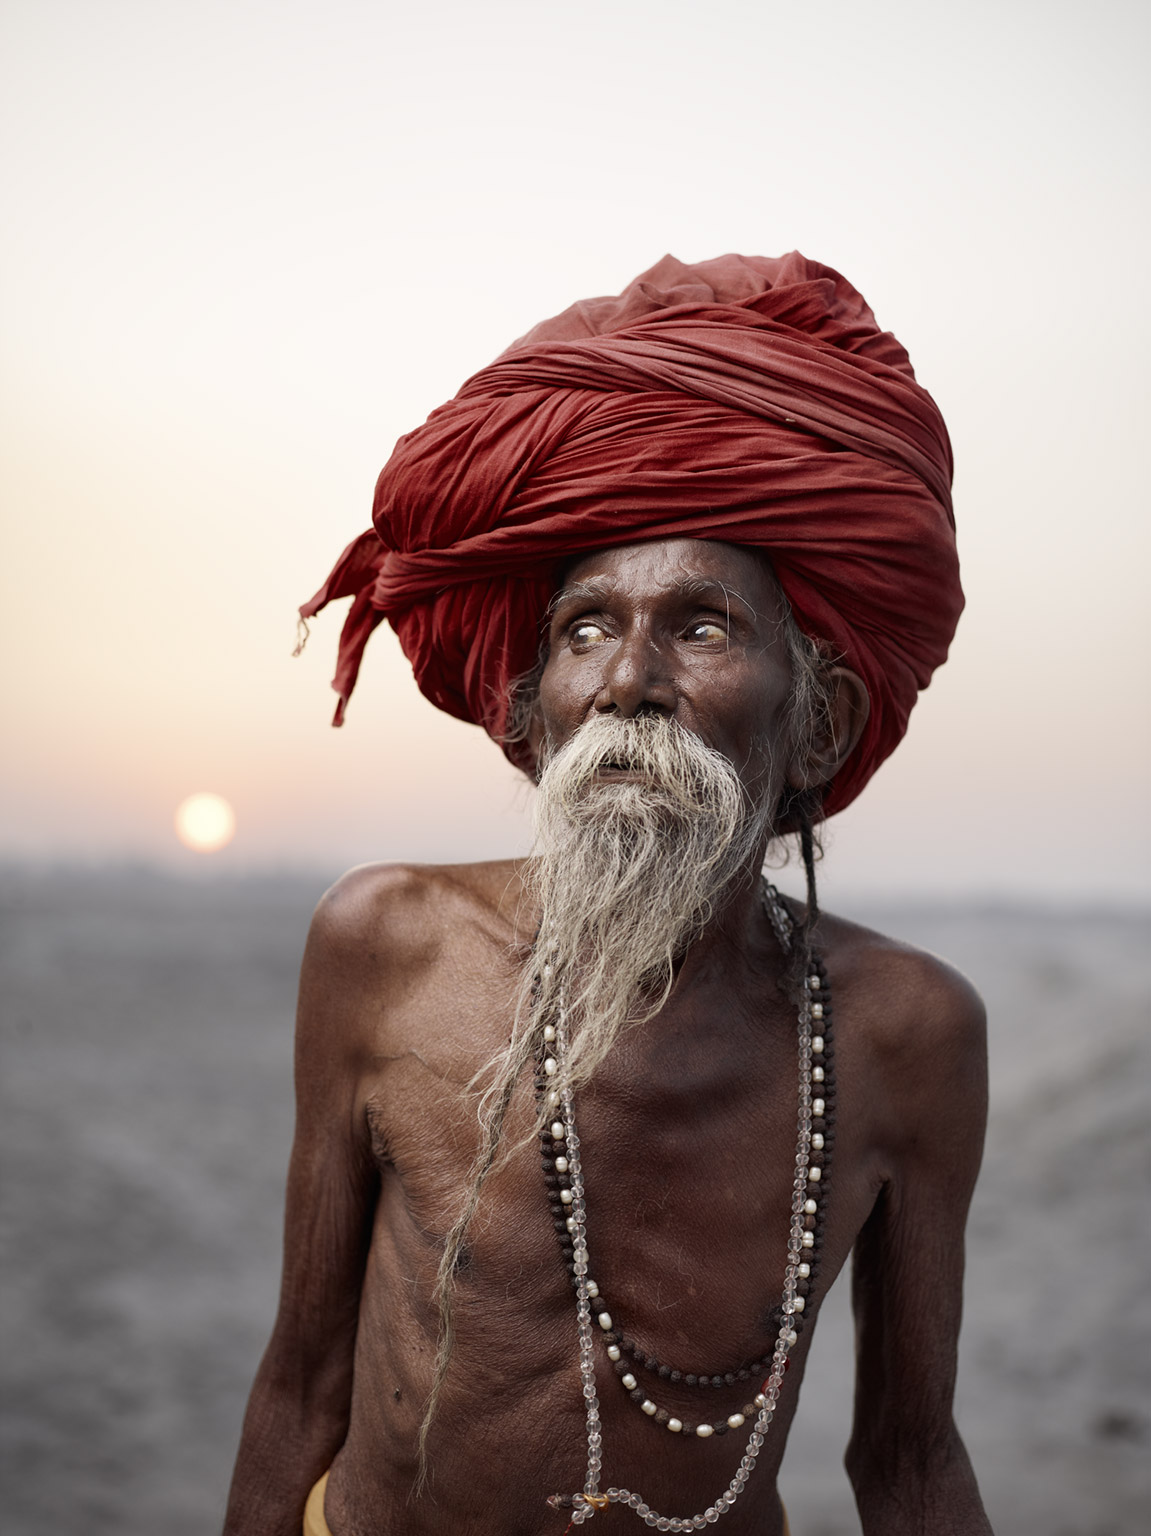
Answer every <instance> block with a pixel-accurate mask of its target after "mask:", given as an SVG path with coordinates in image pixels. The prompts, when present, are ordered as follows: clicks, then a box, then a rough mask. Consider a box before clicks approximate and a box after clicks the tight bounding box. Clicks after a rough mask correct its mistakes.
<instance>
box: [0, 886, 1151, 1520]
mask: <svg viewBox="0 0 1151 1536" xmlns="http://www.w3.org/2000/svg"><path fill="white" fill-rule="evenodd" d="M322 885H323V881H322V879H319V878H317V879H308V878H305V877H302V876H293V877H290V878H289V877H285V878H283V879H277V880H273V879H262V880H243V881H239V880H237V881H227V882H223V881H221V882H203V883H191V882H187V883H182V882H179V881H176V880H170V879H167V878H164V877H161V876H157V875H154V874H146V873H143V872H137V873H135V874H130V873H127V872H122V871H121V872H103V873H87V874H77V873H74V872H73V873H59V872H58V873H53V874H34V873H29V872H20V871H17V870H9V871H6V872H4V873H3V874H0V907H2V910H3V927H2V930H0V931H2V938H0V965H2V968H3V990H2V993H0V995H2V997H3V999H4V1002H3V1050H4V1070H3V1077H2V1087H0V1147H2V1150H3V1156H4V1168H5V1170H6V1171H5V1178H4V1186H3V1204H2V1228H0V1233H2V1238H3V1244H4V1250H5V1252H4V1257H3V1265H4V1276H5V1292H6V1300H5V1333H6V1339H5V1346H4V1350H3V1355H2V1359H0V1376H2V1378H3V1397H2V1404H0V1454H2V1456H3V1460H4V1466H5V1493H4V1504H3V1509H4V1515H3V1530H4V1532H5V1533H7V1536H42V1533H44V1532H48V1531H51V1532H55V1533H61V1536H104V1533H107V1536H112V1533H115V1536H157V1533H163V1536H199V1533H211V1532H213V1531H216V1530H218V1527H219V1521H220V1517H221V1512H222V1507H223V1498H224V1493H225V1489H226V1484H227V1479H228V1475H229V1472H230V1465H231V1459H232V1456H233V1454H234V1450H235V1443H236V1438H237V1435H238V1430H239V1422H240V1415H241V1412H242V1408H243V1403H244V1399H245V1396H246V1393H247V1389H248V1386H249V1383H250V1380H251V1376H252V1372H253V1370H254V1368H255V1364H256V1360H257V1358H258V1356H259V1353H260V1351H261V1349H262V1347H263V1344H264V1341H265V1338H266V1335H267V1331H268V1328H269V1326H270V1322H271V1317H272V1312H273V1309H274V1305H275V1297H276V1288H277V1282H278V1270H279V1239H280V1230H279V1229H280V1201H281V1193H282V1185H283V1175H284V1168H285V1163H286V1156H287V1150H288V1142H289V1138H290V1134H291V1100H290V1044H291V1018H292V1009H293V993H294V987H295V973H296V967H297V964H298V958H299V951H300V947H301V943H302V938H303V933H304V929H305V927H306V923H307V917H308V913H309V911H310V909H311V906H312V905H313V903H314V901H315V900H316V898H317V897H318V895H319V893H320V890H321V889H322ZM851 915H853V916H858V917H860V918H861V919H862V920H864V921H869V922H874V923H875V924H876V925H877V926H880V927H883V928H885V929H886V930H887V931H889V932H894V933H898V934H900V935H901V936H903V937H906V938H908V939H910V940H912V941H913V942H916V943H919V944H923V945H925V946H926V947H928V948H930V949H934V950H936V951H938V952H940V953H942V954H945V955H947V956H948V958H950V959H952V960H953V961H954V962H955V963H956V964H958V965H959V966H960V967H961V968H962V969H964V970H965V971H967V973H968V974H969V975H970V976H972V978H973V979H974V980H975V982H976V984H977V985H978V986H979V987H980V989H981V991H982V992H983V994H984V996H985V997H986V999H987V1001H988V1004H989V1007H990V1010H991V1020H992V1035H991V1040H992V1082H993V1104H992V1121H991V1127H990V1132H989V1137H988V1149H987V1158H986V1163H985V1171H984V1176H983V1178H982V1181H981V1184H980V1188H979V1191H978V1194H977V1197H976V1201H975V1207H974V1210H973V1214H972V1221H971V1228H970V1233H971V1241H970V1260H969V1280H968V1310H967V1320H966V1324H965V1329H964V1337H963V1342H962V1365H961V1386H960V1393H959V1407H958V1411H959V1417H960V1423H961V1427H962V1429H963V1431H964V1434H965V1436H966V1439H967V1442H968V1446H969V1448H970V1450H971V1453H972V1457H973V1460H974V1462H975V1466H976V1469H977V1471H978V1473H979V1475H980V1480H981V1483H982V1486H983V1488H984V1492H985V1496H986V1501H987V1505H988V1508H989V1511H990V1512H991V1515H992V1519H993V1523H994V1524H995V1526H996V1529H997V1531H998V1532H1000V1533H1001V1536H1005V1533H1009V1532H1018V1533H1022V1536H1032V1533H1035V1536H1040V1533H1041V1536H1136V1533H1137V1532H1138V1533H1140V1536H1141V1533H1142V1532H1143V1531H1144V1530H1145V1529H1146V1528H1147V1527H1146V1512H1147V1509H1148V1508H1149V1507H1151V1499H1149V1494H1151V1488H1149V1485H1148V1478H1147V1473H1146V1470H1145V1467H1146V1464H1147V1462H1148V1459H1149V1457H1148V1448H1149V1441H1151V1387H1149V1367H1148V1362H1149V1360H1151V1350H1149V1348H1148V1345H1149V1343H1151V1299H1149V1294H1151V1293H1149V1287H1148V1284H1147V1275H1148V1273H1149V1272H1151V1253H1149V1251H1148V1250H1149V1244H1148V1239H1147V1234H1146V1223H1145V1219H1144V1210H1145V1198H1146V1188H1147V1174H1148V1163H1149V1154H1151V1135H1149V1121H1151V1112H1149V1108H1148V1084H1149V1083H1151V1071H1149V1070H1148V1069H1149V1067H1151V1061H1149V1057H1151V1045H1149V1042H1148V1034H1147V1029H1146V1025H1147V1021H1148V998H1149V996H1151V945H1148V943H1147V938H1148V932H1147V930H1148V923H1147V920H1146V916H1145V914H1142V915H1141V914H1138V913H1131V912H1111V913H1108V912H1102V911H1095V912H1091V911H1082V912H1060V913H1058V914H1050V913H1041V912H1038V911H1034V910H1026V909H1019V910H1013V909H1007V908H986V909H980V908H977V907H970V906H968V907H963V908H959V907H952V908H946V909H945V908H939V907H933V906H931V905H930V904H918V905H916V906H914V907H912V906H908V907H906V908H904V909H898V908H892V907H888V908H884V909H880V908H873V909H868V908H866V906H860V907H858V908H857V909H853V910H852V913H851ZM842 1289H843V1288H842V1287H837V1292H840V1291H842ZM848 1335H849V1323H848V1319H847V1317H846V1314H845V1308H844V1306H843V1297H842V1295H839V1294H837V1293H833V1295H832V1297H831V1298H830V1300H829V1302H828V1304H827V1307H826V1308H825V1313H824V1317H823V1319H822V1321H821V1326H820V1333H819V1335H818V1336H817V1339H816V1344H815V1347H814V1350H813V1355H812V1361H811V1366H810V1368H809V1372H808V1381H807V1383H806V1385H805V1390H804V1401H803V1404H802V1407H801V1410H800V1417H799V1419H798V1420H797V1423H796V1426H795V1429H794V1432H793V1439H792V1444H791V1446H790V1447H789V1451H788V1459H787V1465H786V1469H785V1479H784V1483H785V1488H784V1491H785V1496H786V1497H787V1500H788V1503H789V1506H790V1507H791V1510H792V1515H793V1523H794V1525H795V1529H796V1533H797V1536H847V1533H852V1532H858V1529H859V1526H858V1521H857V1520H856V1518H855V1515H854V1511H853V1506H852V1503H851V1498H850V1491H849V1490H848V1487H847V1484H846V1481H845V1479H844V1476H843V1473H842V1471H841V1469H840V1464H839V1463H840V1455H841V1448H842V1444H843V1442H844V1440H845V1438H846V1432H847V1429H846V1427H847V1423H848V1416H849V1401H848V1400H849V1392H850V1365H849V1346H848Z"/></svg>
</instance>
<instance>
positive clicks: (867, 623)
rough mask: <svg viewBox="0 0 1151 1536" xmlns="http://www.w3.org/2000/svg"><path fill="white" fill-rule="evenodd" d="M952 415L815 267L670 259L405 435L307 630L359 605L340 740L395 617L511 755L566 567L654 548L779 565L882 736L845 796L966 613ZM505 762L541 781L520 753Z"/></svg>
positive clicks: (837, 784) (433, 672) (416, 662)
mask: <svg viewBox="0 0 1151 1536" xmlns="http://www.w3.org/2000/svg"><path fill="white" fill-rule="evenodd" d="M951 468H952V465H951V448H950V443H949V441H948V437H947V431H946V428H945V427H944V424H943V419H942V417H941V416H940V414H939V411H938V409H937V407H936V405H935V403H934V401H933V400H932V399H931V397H930V395H928V394H927V392H926V391H925V390H924V389H922V388H921V387H920V385H919V384H917V383H916V380H915V375H914V373H913V371H912V368H911V363H910V361H909V359H908V357H907V354H906V352H905V351H904V350H903V348H902V347H901V346H900V345H899V343H898V342H897V341H896V340H895V338H894V337H893V336H892V335H891V334H890V333H889V332H884V331H880V330H879V328H878V326H877V325H876V322H875V319H874V317H873V315H872V313H871V311H870V309H869V308H868V307H867V305H866V303H865V302H864V300H863V299H862V297H861V296H860V295H859V294H858V293H857V292H856V291H855V289H854V288H852V286H851V285H850V284H849V283H848V282H847V281H846V280H845V279H844V278H843V277H841V276H840V275H839V274H838V273H837V272H834V271H832V270H831V268H829V267H824V266H820V265H819V264H818V263H817V262H813V261H808V260H807V259H806V258H805V257H803V256H801V255H799V254H798V253H797V252H792V253H791V254H790V255H788V256H783V257H779V258H769V257H743V256H721V257H718V258H716V259H715V260H713V261H705V262H701V263H698V264H696V265H694V266H688V265H685V264H684V263H682V262H679V261H677V260H676V259H675V258H674V257H671V256H667V257H664V259H663V260H662V261H660V262H659V263H657V265H656V266H654V267H652V268H651V269H650V270H649V271H648V272H645V273H644V274H643V275H642V276H641V277H639V278H637V279H636V280H635V282H633V283H632V284H631V285H630V286H629V287H628V288H627V289H625V291H624V292H623V293H622V294H620V295H619V296H618V297H614V298H602V299H591V300H585V301H583V302H581V303H579V304H575V305H573V306H572V308H571V309H568V310H566V311H565V312H564V313H563V314H561V315H558V316H556V317H555V318H554V319H551V320H547V321H544V322H543V324H541V325H539V326H537V327H536V328H535V329H534V330H532V331H530V332H529V333H528V335H527V336H525V337H523V338H522V339H521V340H520V341H518V342H516V343H515V344H514V345H513V346H512V347H511V348H509V350H508V351H507V352H505V353H504V354H503V355H502V356H501V357H499V358H497V360H496V361H495V362H494V363H492V364H491V365H490V366H489V367H487V368H484V369H482V370H481V371H480V372H479V373H477V374H475V375H474V376H473V377H472V378H470V379H469V380H468V381H467V383H466V384H465V385H464V386H463V388H462V389H461V390H460V392H459V393H458V394H457V395H456V396H455V398H454V399H453V400H450V401H448V403H447V404H446V405H443V406H441V407H440V408H439V409H438V410H436V411H433V412H432V414H431V416H430V417H429V418H428V420H427V422H426V423H425V424H424V425H423V426H422V427H419V428H417V429H416V430H415V431H414V432H410V433H408V434H407V436H405V437H402V438H401V439H400V440H399V442H398V443H397V445H396V448H395V451H394V453H393V454H392V457H391V458H390V459H389V460H388V463H387V464H386V465H385V467H384V469H383V471H382V473H381V475H380V478H379V481H378V483H377V486H376V495H375V504H374V509H373V523H374V527H373V528H372V529H371V530H369V531H368V532H367V533H365V534H362V535H361V536H360V537H359V538H358V539H356V540H354V541H353V542H352V543H351V544H350V545H349V546H348V548H347V549H346V550H345V551H344V553H343V555H342V556H341V557H340V560H339V561H338V563H337V565H336V567H335V569H334V570H333V571H332V573H331V575H330V576H329V578H328V580H327V581H326V582H325V584H324V586H323V587H322V588H321V589H320V591H319V592H317V593H316V595H315V597H313V598H312V599H311V600H310V602H308V603H305V604H304V606H303V607H302V608H301V610H300V612H301V614H302V615H303V616H304V617H305V618H307V617H310V616H311V615H312V614H315V613H317V612H319V610H320V609H321V608H323V607H324V605H325V604H326V603H328V602H330V601H331V600H332V599H334V598H339V597H351V598H352V599H353V601H352V608H351V612H350V614H349V615H348V618H347V621H346V623H345V625H344V631H343V635H342V636H341V641H340V656H339V663H338V669H337V673H336V677H335V680H334V682H333V687H334V688H335V689H336V691H337V692H338V693H339V695H340V703H339V706H338V708H337V711H336V722H335V723H336V724H339V723H341V721H342V719H343V711H344V706H345V704H346V702H347V699H348V697H349V695H350V694H351V691H352V688H353V687H354V685H355V680H356V675H357V673H358V671H359V665H360V660H361V657H362V654H363V650H364V646H365V644H366V642H367V640H368V637H369V635H370V634H371V632H372V630H373V629H374V628H375V626H376V625H377V624H378V623H379V622H380V621H381V620H382V619H384V618H387V619H388V620H389V621H390V623H391V624H392V626H393V627H394V629H395V630H396V633H397V634H398V636H399V638H400V643H401V645H402V646H403V649H404V652H405V654H406V655H407V657H408V658H409V660H410V661H411V663H412V666H413V669H414V671H415V675H416V680H417V682H418V684H419V686H420V688H421V689H422V691H423V692H424V693H425V694H426V695H427V697H428V698H429V699H431V700H432V702H433V703H435V704H437V705H439V707H440V708H441V709H444V710H447V711H448V712H449V713H450V714H453V715H456V716H458V717H459V718H460V719H463V720H470V721H474V722H476V723H477V724H480V725H482V726H483V727H484V728H485V729H486V730H487V731H488V732H489V733H490V734H491V735H492V736H494V737H496V738H497V739H499V738H500V736H501V735H502V733H503V731H504V727H505V724H506V720H507V713H508V695H509V686H510V684H511V683H512V682H513V681H514V680H515V679H516V678H517V677H519V676H521V675H522V674H524V673H525V672H527V671H529V670H530V669H531V668H532V667H533V665H534V664H535V662H536V660H537V658H538V655H539V647H540V640H541V626H542V623H543V619H544V615H545V612H546V609H547V605H548V603H549V602H550V600H551V597H552V595H553V593H554V591H555V587H556V582H557V578H558V575H559V572H560V571H561V570H562V568H563V566H564V565H565V564H566V563H568V562H570V561H571V560H572V559H573V558H574V557H578V556H579V555H581V554H585V553H589V552H591V551H593V550H599V549H606V548H608V547H612V546H618V545H624V544H633V543H636V542H638V541H640V540H647V539H667V538H680V537H687V538H699V539H715V540H722V541H725V542H728V543H732V544H739V545H745V546H747V547H749V548H752V549H756V550H760V551H762V552H764V553H765V554H767V555H768V556H769V557H770V559H771V562H772V565H773V566H774V569H775V572H776V575H777V577H778V578H779V581H780V584H781V586H782V587H783V590H784V592H785V593H786V595H787V598H788V601H789V602H790V604H791V608H792V611H793V613H794V615H795V618H796V620H797V622H798V623H799V625H800V627H801V628H802V629H803V630H804V631H805V632H806V633H808V634H809V635H811V636H813V637H815V638H817V639H818V640H819V641H821V642H823V648H824V650H825V651H826V652H827V653H828V654H830V655H832V656H833V657H834V658H835V659H837V660H840V661H842V662H843V663H844V664H845V665H847V666H849V667H851V668H853V669H854V670H855V671H856V672H858V673H859V674H860V676H861V677H862V678H863V681H864V683H865V684H866V685H867V689H868V693H869V695H870V698H871V715H870V718H869V720H868V723H867V727H866V729H865V732H864V736H863V738H862V740H861V741H860V743H859V745H858V747H857V748H856V750H855V751H854V752H853V753H852V755H851V757H850V758H849V760H848V761H847V762H846V763H845V764H844V766H843V767H842V768H841V769H840V771H839V773H838V774H837V776H836V778H835V780H834V781H833V783H832V785H831V786H830V789H829V791H828V794H827V797H826V800H825V803H824V808H823V809H824V814H827V815H829V814H832V813H833V812H835V811H837V810H842V808H843V807H844V806H845V805H847V804H848V803H849V801H851V800H852V799H854V797H855V796H856V795H857V794H858V793H859V791H860V790H861V789H862V787H863V785H864V784H865V783H866V782H867V780H868V779H869V778H870V776H871V774H872V773H873V772H874V771H875V769H876V768H877V767H878V765H879V764H880V763H881V762H882V761H883V759H884V758H885V757H886V756H887V755H888V753H890V752H891V751H892V749H893V748H894V747H895V745H896V744H897V743H898V741H899V739H900V738H901V736H902V735H903V733H904V731H905V729H906V726H907V718H908V715H909V713H910V711H911V707H912V705H913V703H914V702H915V697H916V693H917V691H918V690H919V689H920V688H923V687H925V686H926V685H927V683H928V680H929V679H930V677H931V674H932V672H933V670H934V669H935V668H936V667H937V666H939V664H940V663H941V662H942V661H944V659H945V658H946V655H947V647H948V645H949V643H950V640H951V637H952V635H953V634H954V631H955V625H956V622H957V620H958V618H959V614H960V611H961V609H962V606H963V597H962V593H961V590H960V586H959V574H958V562H957V557H956V550H955V531H954V521H953V518H952V514H951V496H950V485H951ZM505 751H506V752H507V753H508V755H509V756H510V757H511V758H512V759H513V761H516V762H518V763H519V764H520V766H521V767H527V768H530V767H531V764H530V762H528V761H527V760H526V759H525V753H526V751H527V749H526V748H525V746H524V745H523V744H522V743H515V744H507V745H505Z"/></svg>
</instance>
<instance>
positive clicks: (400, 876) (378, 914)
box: [311, 859, 530, 970]
mask: <svg viewBox="0 0 1151 1536" xmlns="http://www.w3.org/2000/svg"><path fill="white" fill-rule="evenodd" d="M522 871H523V862H522V860H515V859H501V860H497V861H492V862H487V863H480V864H361V865H358V866H357V867H356V868H355V869H351V870H349V871H348V872H347V874H345V875H342V876H341V877H340V879H339V880H337V881H336V883H335V884H334V885H333V886H332V887H331V888H330V889H329V890H328V891H326V892H325V893H324V895H323V897H322V898H321V899H320V903H319V905H318V906H317V908H316V911H315V914H314V916H313V919H312V936H311V942H317V941H318V942H319V943H320V944H321V945H322V946H323V947H324V949H325V950H327V951H329V952H330V953H331V954H332V956H333V958H338V959H339V960H340V961H341V963H342V964H344V965H348V964H350V965H352V966H360V967H365V968H366V969H368V970H375V969H376V968H378V967H379V966H380V965H381V964H383V965H387V966H389V967H397V966H398V967H400V968H408V967H416V968H419V967H422V966H426V965H428V964H431V963H433V962H434V961H435V959H436V958H437V957H438V956H441V955H443V953H444V951H445V948H446V949H448V950H451V949H453V948H454V947H456V946H458V945H460V944H466V943H467V942H469V941H472V942H475V941H476V940H481V941H482V939H484V938H487V939H488V940H490V941H491V942H492V943H494V944H498V945H500V946H507V945H509V944H515V943H516V942H517V941H519V940H520V939H521V931H522V930H523V929H525V927H526V926H527V923H528V919H527V918H526V917H525V914H524V910H523V909H524V895H523V881H522ZM528 939H529V940H530V932H529V933H528Z"/></svg>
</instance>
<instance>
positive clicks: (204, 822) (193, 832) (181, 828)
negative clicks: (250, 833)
mask: <svg viewBox="0 0 1151 1536" xmlns="http://www.w3.org/2000/svg"><path fill="white" fill-rule="evenodd" d="M235 831H236V813H235V811H233V809H232V807H231V806H230V805H229V804H228V802H227V801H226V800H225V799H224V797H223V795H212V794H207V793H203V794H198V795H189V796H188V798H187V799H186V800H182V801H181V802H180V804H179V805H178V806H177V807H176V836H177V837H178V838H179V839H180V841H181V842H182V843H183V844H184V847H185V848H192V849H194V850H195V852H196V853H215V852H216V851H217V850H218V849H220V848H225V847H226V846H227V845H228V844H229V843H230V842H231V841H232V837H233V835H234V833H235Z"/></svg>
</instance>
